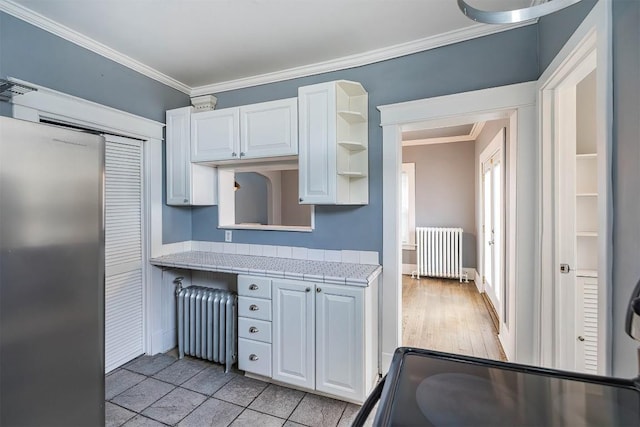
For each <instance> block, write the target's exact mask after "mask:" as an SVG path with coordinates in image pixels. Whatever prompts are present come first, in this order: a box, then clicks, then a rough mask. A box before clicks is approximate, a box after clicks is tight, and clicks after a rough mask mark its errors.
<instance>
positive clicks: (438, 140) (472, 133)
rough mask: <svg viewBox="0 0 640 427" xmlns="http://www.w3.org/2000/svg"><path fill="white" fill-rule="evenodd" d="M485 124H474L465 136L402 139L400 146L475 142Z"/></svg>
mask: <svg viewBox="0 0 640 427" xmlns="http://www.w3.org/2000/svg"><path fill="white" fill-rule="evenodd" d="M485 123H486V122H478V123H474V124H473V125H472V126H471V129H470V130H469V132H468V133H466V134H461V135H455V136H439V137H434V138H424V139H403V140H402V146H403V147H412V146H415V145H431V144H447V143H449V142H466V141H475V140H476V138H478V135H480V132H482V129H483V128H484V125H485Z"/></svg>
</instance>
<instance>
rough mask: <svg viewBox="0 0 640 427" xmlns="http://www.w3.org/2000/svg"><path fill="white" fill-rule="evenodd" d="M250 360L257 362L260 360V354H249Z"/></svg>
mask: <svg viewBox="0 0 640 427" xmlns="http://www.w3.org/2000/svg"><path fill="white" fill-rule="evenodd" d="M249 360H251V361H252V362H255V361H256V360H258V356H256V355H255V354H252V355H250V356H249Z"/></svg>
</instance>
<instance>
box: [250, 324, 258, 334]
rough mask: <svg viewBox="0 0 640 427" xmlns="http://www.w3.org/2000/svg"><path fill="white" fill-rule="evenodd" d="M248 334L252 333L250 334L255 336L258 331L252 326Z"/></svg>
mask: <svg viewBox="0 0 640 427" xmlns="http://www.w3.org/2000/svg"><path fill="white" fill-rule="evenodd" d="M249 332H250V333H252V334H257V333H258V332H260V331H259V330H258V328H256V327H255V326H252V327H250V328H249Z"/></svg>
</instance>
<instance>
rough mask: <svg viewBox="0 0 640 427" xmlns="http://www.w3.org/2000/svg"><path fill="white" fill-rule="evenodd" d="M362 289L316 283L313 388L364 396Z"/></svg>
mask: <svg viewBox="0 0 640 427" xmlns="http://www.w3.org/2000/svg"><path fill="white" fill-rule="evenodd" d="M364 369H365V360H364V289H359V288H355V287H349V286H335V285H318V287H317V292H316V390H318V391H321V392H324V393H330V394H333V395H336V396H341V397H344V398H348V399H354V400H363V399H364Z"/></svg>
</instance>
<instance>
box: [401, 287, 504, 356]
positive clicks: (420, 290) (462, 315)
mask: <svg viewBox="0 0 640 427" xmlns="http://www.w3.org/2000/svg"><path fill="white" fill-rule="evenodd" d="M402 344H403V345H404V346H409V347H420V348H427V349H431V350H439V351H446V352H449V353H458V354H464V355H468V356H475V357H482V358H486V359H494V360H503V361H505V360H507V359H506V357H505V355H504V351H503V350H502V347H501V345H500V342H499V341H498V337H497V336H496V333H495V329H494V326H493V323H492V321H491V317H490V316H489V312H488V310H487V307H486V306H485V304H484V301H483V300H482V296H481V295H480V293H479V292H478V290H477V289H476V286H475V284H474V283H473V281H469V283H464V282H463V283H459V282H458V281H457V280H448V279H430V278H422V279H420V280H417V279H412V278H411V277H410V276H402Z"/></svg>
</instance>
